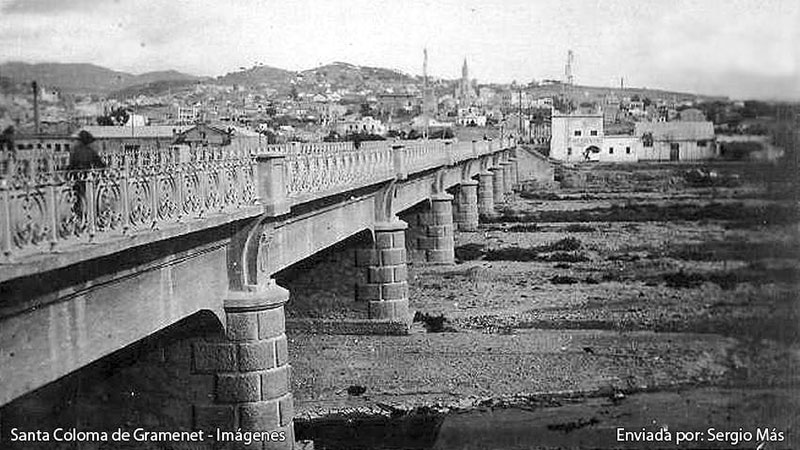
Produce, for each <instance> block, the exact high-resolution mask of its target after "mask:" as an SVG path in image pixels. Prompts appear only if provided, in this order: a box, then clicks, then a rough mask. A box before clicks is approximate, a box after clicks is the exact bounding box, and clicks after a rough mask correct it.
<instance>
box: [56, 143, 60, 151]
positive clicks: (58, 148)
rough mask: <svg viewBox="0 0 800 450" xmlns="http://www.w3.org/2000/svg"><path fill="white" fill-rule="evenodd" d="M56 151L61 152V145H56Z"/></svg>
mask: <svg viewBox="0 0 800 450" xmlns="http://www.w3.org/2000/svg"><path fill="white" fill-rule="evenodd" d="M56 151H57V152H60V151H61V144H56Z"/></svg>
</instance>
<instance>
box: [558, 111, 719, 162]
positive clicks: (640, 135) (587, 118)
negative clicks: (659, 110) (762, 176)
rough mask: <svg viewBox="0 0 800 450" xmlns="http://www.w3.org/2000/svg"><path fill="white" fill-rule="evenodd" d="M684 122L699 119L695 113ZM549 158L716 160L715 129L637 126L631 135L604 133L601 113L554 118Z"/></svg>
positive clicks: (702, 124)
mask: <svg viewBox="0 0 800 450" xmlns="http://www.w3.org/2000/svg"><path fill="white" fill-rule="evenodd" d="M685 116H686V118H687V119H695V118H702V117H701V116H698V115H697V114H696V113H694V112H690V113H688V114H686V115H685ZM551 133H552V136H551V140H550V157H551V158H554V159H557V160H561V161H573V162H582V161H598V162H636V161H697V160H705V159H713V158H716V157H718V156H719V150H718V149H717V145H716V139H715V136H714V126H713V124H712V123H711V122H708V121H705V120H702V121H694V120H679V121H672V122H636V123H635V124H634V130H633V134H610V135H607V134H605V132H604V127H603V114H602V113H599V112H598V113H576V114H557V113H556V114H553V116H552V119H551Z"/></svg>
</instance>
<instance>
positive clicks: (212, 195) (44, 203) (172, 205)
mask: <svg viewBox="0 0 800 450" xmlns="http://www.w3.org/2000/svg"><path fill="white" fill-rule="evenodd" d="M162 153H163V152H162ZM164 154H166V153H164ZM146 155H148V152H144V153H143V154H141V155H137V157H138V158H139V159H133V158H131V159H126V160H124V161H123V164H122V165H110V166H109V167H106V168H103V169H93V170H81V171H66V170H34V167H35V166H36V164H24V165H20V166H17V165H16V164H15V162H14V161H12V162H11V167H10V169H11V170H9V172H7V174H6V177H4V178H2V179H0V253H2V255H0V256H2V258H0V259H9V258H12V257H13V256H18V255H23V254H26V253H37V252H42V251H54V250H57V249H58V248H59V247H61V246H63V245H65V244H70V243H79V242H92V241H94V240H96V239H98V238H100V237H106V236H110V235H125V234H129V233H133V232H136V231H139V230H152V229H156V228H159V227H160V226H161V225H163V224H165V223H171V222H172V223H178V222H181V221H184V220H188V219H191V218H199V217H203V216H204V215H207V214H210V213H212V212H224V211H229V210H233V209H236V208H240V207H242V206H246V205H254V204H255V203H256V200H257V199H256V190H255V187H256V185H255V158H254V156H253V154H252V153H250V152H244V151H242V150H241V149H226V150H224V151H219V150H217V151H203V152H195V153H193V154H190V153H187V154H185V155H178V156H177V157H176V158H178V159H169V158H167V157H166V156H164V158H162V159H159V160H158V161H157V162H156V161H155V160H152V159H148V156H146Z"/></svg>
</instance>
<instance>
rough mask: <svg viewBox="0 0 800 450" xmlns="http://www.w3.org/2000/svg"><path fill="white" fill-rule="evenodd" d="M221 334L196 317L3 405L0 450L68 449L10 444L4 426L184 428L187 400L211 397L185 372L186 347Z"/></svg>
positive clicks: (209, 320) (188, 418)
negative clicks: (8, 449)
mask: <svg viewBox="0 0 800 450" xmlns="http://www.w3.org/2000/svg"><path fill="white" fill-rule="evenodd" d="M134 320H135V319H134ZM222 331H223V329H222V324H221V323H220V322H219V319H218V318H217V317H216V315H214V314H213V313H212V312H210V311H200V312H198V313H196V314H194V315H192V316H189V317H187V318H185V319H184V320H181V321H179V322H176V323H175V324H173V325H171V326H169V327H168V328H165V329H163V330H161V331H160V332H158V333H155V334H153V335H151V336H149V337H147V338H145V339H142V340H140V341H138V342H136V343H134V344H132V345H129V346H127V347H125V348H123V349H120V350H118V351H116V352H114V353H112V354H110V355H108V356H106V357H104V358H102V359H100V360H98V361H95V362H94V363H91V364H89V365H87V366H85V367H83V368H81V369H80V370H77V371H75V372H73V373H70V374H69V375H67V376H64V377H62V378H60V379H58V380H56V381H54V382H52V383H49V384H47V385H45V386H43V387H41V388H39V389H37V390H35V391H32V392H30V393H28V394H26V395H24V396H22V397H20V398H18V399H16V400H14V401H12V402H10V403H8V404H6V405H4V406H3V407H2V409H0V444H2V445H0V448H4V449H5V448H12V449H16V448H19V449H26V450H27V449H39V448H41V449H52V448H74V446H75V443H71V444H68V443H61V444H59V443H54V442H43V443H31V442H20V443H15V444H12V443H10V442H9V439H10V430H11V429H12V428H18V429H19V430H25V431H35V430H48V431H52V430H53V429H55V428H57V427H62V428H72V427H75V428H78V429H79V430H85V431H107V432H109V433H111V432H112V431H114V430H116V429H117V428H122V429H133V428H137V427H144V428H147V429H148V430H164V431H176V430H191V429H192V404H193V402H194V401H195V400H197V399H200V398H203V397H207V396H209V395H213V379H210V378H207V377H198V376H197V375H193V374H192V373H191V365H192V362H191V358H192V356H191V355H192V351H191V346H192V342H193V341H195V340H197V339H204V338H209V339H215V338H218V337H220V336H221V334H222ZM59 445H61V447H59ZM153 445H154V447H152V448H158V447H156V445H157V444H153ZM79 448H84V447H82V446H79ZM86 448H89V447H86ZM92 448H93V447H92ZM136 448H147V447H136Z"/></svg>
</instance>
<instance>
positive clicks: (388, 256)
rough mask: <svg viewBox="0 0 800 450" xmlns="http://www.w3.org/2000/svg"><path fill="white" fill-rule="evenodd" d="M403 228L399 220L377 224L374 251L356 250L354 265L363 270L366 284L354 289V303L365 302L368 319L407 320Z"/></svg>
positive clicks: (404, 238)
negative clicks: (355, 301) (364, 270)
mask: <svg viewBox="0 0 800 450" xmlns="http://www.w3.org/2000/svg"><path fill="white" fill-rule="evenodd" d="M407 228H408V224H407V223H405V222H403V221H401V220H395V221H392V222H383V223H377V224H375V243H374V247H373V248H370V249H359V250H356V265H358V266H359V267H363V268H365V269H366V280H367V282H366V283H364V284H361V285H359V286H358V287H357V288H356V300H357V301H366V302H368V311H369V318H370V319H374V320H386V321H392V322H406V321H408V320H409V310H408V267H407V265H406V260H407V254H406V236H405V230H406V229H407Z"/></svg>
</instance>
